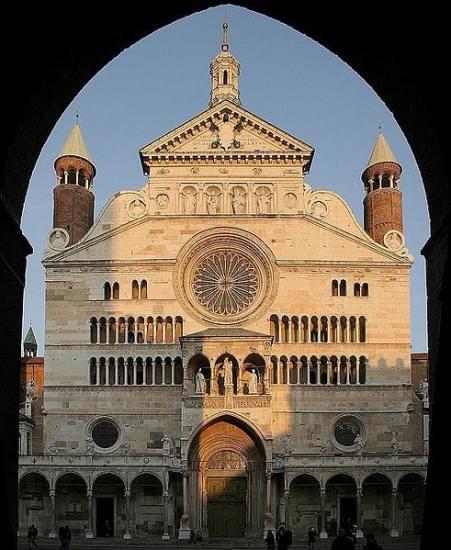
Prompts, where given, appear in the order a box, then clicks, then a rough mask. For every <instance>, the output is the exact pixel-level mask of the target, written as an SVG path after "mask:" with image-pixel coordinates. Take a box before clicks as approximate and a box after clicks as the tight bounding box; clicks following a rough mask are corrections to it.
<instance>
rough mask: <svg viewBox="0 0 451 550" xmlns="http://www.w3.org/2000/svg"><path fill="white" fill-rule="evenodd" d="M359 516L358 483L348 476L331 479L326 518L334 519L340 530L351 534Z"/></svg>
mask: <svg viewBox="0 0 451 550" xmlns="http://www.w3.org/2000/svg"><path fill="white" fill-rule="evenodd" d="M357 516H358V506H357V485H356V482H355V481H354V479H353V478H352V477H351V476H349V475H347V474H337V475H335V476H333V477H331V478H330V479H329V480H328V481H327V483H326V518H327V519H329V518H330V519H331V518H334V519H335V521H336V524H337V526H338V527H339V528H340V529H344V530H345V531H346V532H350V531H351V527H352V525H353V524H355V523H356V524H358V521H357ZM326 522H327V520H326ZM329 523H330V521H329Z"/></svg>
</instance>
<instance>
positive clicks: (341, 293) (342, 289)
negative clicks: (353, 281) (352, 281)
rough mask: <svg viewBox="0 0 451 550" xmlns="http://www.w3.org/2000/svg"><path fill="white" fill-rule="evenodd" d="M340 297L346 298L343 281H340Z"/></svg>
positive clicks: (344, 282)
mask: <svg viewBox="0 0 451 550" xmlns="http://www.w3.org/2000/svg"><path fill="white" fill-rule="evenodd" d="M340 296H346V281H345V280H344V279H342V280H341V281H340Z"/></svg>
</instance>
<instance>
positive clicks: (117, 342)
mask: <svg viewBox="0 0 451 550" xmlns="http://www.w3.org/2000/svg"><path fill="white" fill-rule="evenodd" d="M115 343H116V344H119V319H116V342H115Z"/></svg>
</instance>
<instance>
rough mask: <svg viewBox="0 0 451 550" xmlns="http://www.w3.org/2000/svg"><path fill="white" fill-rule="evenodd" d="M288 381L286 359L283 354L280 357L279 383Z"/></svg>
mask: <svg viewBox="0 0 451 550" xmlns="http://www.w3.org/2000/svg"><path fill="white" fill-rule="evenodd" d="M287 383H288V359H287V358H286V357H285V355H282V357H281V358H280V380H279V384H287Z"/></svg>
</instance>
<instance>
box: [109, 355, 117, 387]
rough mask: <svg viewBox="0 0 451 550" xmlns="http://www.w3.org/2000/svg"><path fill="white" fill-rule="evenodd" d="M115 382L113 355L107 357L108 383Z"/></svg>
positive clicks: (112, 383) (112, 384) (111, 384)
mask: <svg viewBox="0 0 451 550" xmlns="http://www.w3.org/2000/svg"><path fill="white" fill-rule="evenodd" d="M115 383H116V371H115V361H114V357H110V358H109V359H108V384H109V385H110V386H114V384H115Z"/></svg>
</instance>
